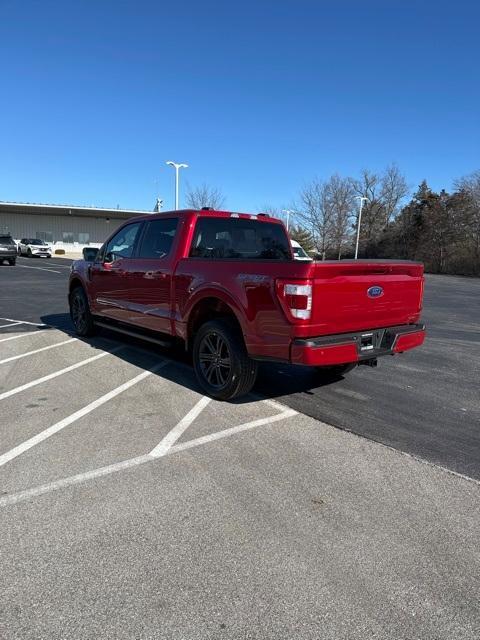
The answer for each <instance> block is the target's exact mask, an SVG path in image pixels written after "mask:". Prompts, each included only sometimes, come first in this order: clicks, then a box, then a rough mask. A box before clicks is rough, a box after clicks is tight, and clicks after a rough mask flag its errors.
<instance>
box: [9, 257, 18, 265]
mask: <svg viewBox="0 0 480 640" xmlns="http://www.w3.org/2000/svg"><path fill="white" fill-rule="evenodd" d="M16 262H17V259H16V258H10V259H9V260H8V264H9V265H10V266H11V267H14V266H15V263H16Z"/></svg>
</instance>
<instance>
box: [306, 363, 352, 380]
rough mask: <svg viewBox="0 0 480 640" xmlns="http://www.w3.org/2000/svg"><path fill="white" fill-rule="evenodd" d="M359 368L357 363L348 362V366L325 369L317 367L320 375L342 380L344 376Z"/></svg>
mask: <svg viewBox="0 0 480 640" xmlns="http://www.w3.org/2000/svg"><path fill="white" fill-rule="evenodd" d="M356 366H357V363H356V362H347V363H346V364H333V365H328V366H325V367H316V369H317V371H318V373H320V374H322V375H324V376H328V377H332V378H340V377H341V376H344V375H345V374H346V373H348V372H349V371H352V370H353V369H355V367H356Z"/></svg>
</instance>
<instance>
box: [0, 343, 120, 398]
mask: <svg viewBox="0 0 480 640" xmlns="http://www.w3.org/2000/svg"><path fill="white" fill-rule="evenodd" d="M124 348H125V347H123V346H121V347H115V348H114V349H112V350H111V351H102V353H98V354H97V355H96V356H92V357H91V358H87V359H86V360H81V361H80V362H76V363H75V364H71V365H70V366H69V367H65V369H60V370H59V371H54V372H53V373H49V374H48V375H46V376H43V377H42V378H37V379H36V380H32V381H31V382H27V383H26V384H22V385H21V386H20V387H15V389H10V391H4V392H3V393H0V400H5V398H10V397H11V396H14V395H16V394H17V393H21V392H22V391H26V390H27V389H31V388H32V387H36V386H37V385H38V384H42V383H43V382H48V380H53V378H57V377H58V376H61V375H63V374H64V373H69V372H70V371H74V370H75V369H78V368H79V367H84V366H85V365H86V364H89V363H90V362H95V360H99V359H100V358H104V357H105V356H109V355H111V354H112V353H117V351H120V349H124Z"/></svg>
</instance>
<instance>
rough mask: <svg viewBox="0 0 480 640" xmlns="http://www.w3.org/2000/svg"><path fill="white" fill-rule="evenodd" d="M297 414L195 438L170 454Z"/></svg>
mask: <svg viewBox="0 0 480 640" xmlns="http://www.w3.org/2000/svg"><path fill="white" fill-rule="evenodd" d="M296 414H297V412H296V411H295V410H294V409H287V410H286V411H282V413H277V414H276V415H274V416H268V418H259V419H258V420H252V421H251V422H245V423H244V424H240V425H239V426H238V427H231V428H230V429H223V431H217V432H216V433H210V434H209V435H207V436H201V437H200V438H195V440H189V441H188V442H181V443H180V444H176V445H175V446H174V447H171V449H170V450H169V453H175V452H176V451H184V450H185V449H192V448H193V447H199V446H200V445H201V444H207V443H208V442H213V441H214V440H220V438H227V437H228V436H233V435H235V434H237V433H242V431H248V430H249V429H255V427H261V426H262V425H264V424H272V423H273V422H278V421H279V420H285V419H286V418H291V417H292V416H295V415H296ZM150 455H152V454H150Z"/></svg>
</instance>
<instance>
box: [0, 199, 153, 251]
mask: <svg viewBox="0 0 480 640" xmlns="http://www.w3.org/2000/svg"><path fill="white" fill-rule="evenodd" d="M146 213H150V212H149V211H136V210H128V211H127V210H125V209H103V208H97V207H76V206H70V205H56V204H29V203H28V204H27V203H20V202H0V233H3V232H5V231H8V232H10V233H11V235H12V237H13V238H14V239H15V240H17V241H18V240H21V239H22V238H36V239H38V240H45V241H46V242H48V243H49V244H51V245H52V246H53V247H54V249H64V250H65V251H66V252H67V253H70V252H74V253H75V252H80V251H81V250H82V248H83V247H85V246H89V245H90V246H100V245H101V244H102V243H103V242H104V240H105V239H106V238H107V237H108V236H109V235H110V234H111V233H112V232H113V231H114V230H115V229H116V228H117V227H118V226H119V225H120V224H121V223H122V222H123V221H124V220H127V219H128V218H132V217H134V216H138V215H144V214H146Z"/></svg>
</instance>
